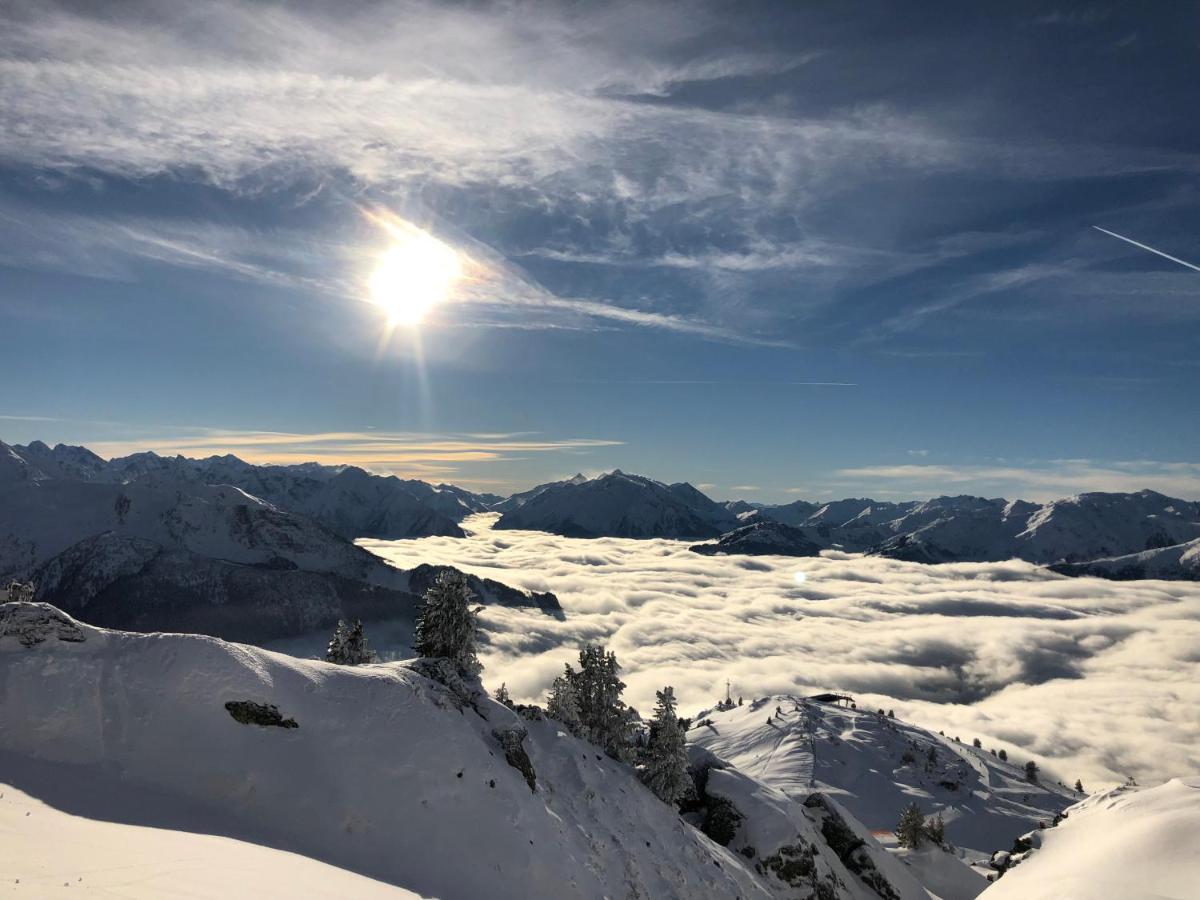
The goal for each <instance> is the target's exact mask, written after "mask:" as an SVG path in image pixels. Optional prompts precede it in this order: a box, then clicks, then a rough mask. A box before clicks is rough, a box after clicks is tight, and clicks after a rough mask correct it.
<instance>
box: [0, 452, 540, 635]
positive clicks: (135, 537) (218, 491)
mask: <svg viewBox="0 0 1200 900" xmlns="http://www.w3.org/2000/svg"><path fill="white" fill-rule="evenodd" d="M42 448H43V450H44V452H42V451H35V453H34V454H30V455H29V456H26V454H25V453H24V452H22V451H23V449H24V448H10V447H0V459H6V460H7V461H8V462H7V463H6V464H5V465H4V467H3V469H2V470H0V581H3V582H4V583H7V580H8V579H13V578H16V579H20V580H23V581H26V580H32V581H33V582H35V584H36V585H37V595H38V597H39V598H41V599H45V600H48V601H51V602H54V603H56V604H58V605H60V606H62V607H63V608H64V609H67V610H68V611H70V612H71V613H72V614H74V615H78V616H81V617H82V618H85V619H86V620H87V621H89V622H93V623H97V624H102V625H109V626H113V627H122V628H131V629H136V630H168V631H197V632H202V633H206V634H214V635H219V636H223V637H228V638H235V639H239V640H252V641H264V640H272V639H277V638H280V637H286V636H290V635H295V634H300V633H303V632H306V631H311V630H313V629H323V628H326V627H329V626H331V625H332V624H333V623H335V622H336V621H337V619H338V618H341V617H344V616H354V617H358V618H367V619H371V618H400V619H410V618H411V617H412V615H413V611H414V608H415V605H416V602H417V600H416V597H415V596H414V590H424V584H423V583H422V584H419V585H416V586H414V585H413V584H412V583H411V581H412V579H411V576H410V573H408V572H404V571H401V570H399V569H396V568H394V567H393V566H390V565H388V564H387V563H386V562H384V561H383V560H382V559H380V558H379V557H377V556H375V555H374V554H371V553H369V552H367V551H366V550H363V549H361V548H359V547H356V546H355V545H354V544H353V543H351V542H350V541H349V540H346V539H345V538H344V537H342V536H340V535H338V534H335V533H334V532H332V531H331V530H329V529H328V528H326V527H324V526H323V525H321V524H318V523H317V522H315V521H313V520H312V519H309V518H307V517H305V516H303V515H297V514H294V513H292V512H287V511H284V510H281V509H279V508H277V507H276V506H274V505H273V504H271V503H270V502H268V501H266V500H263V499H261V498H259V497H256V496H252V495H250V494H248V493H247V492H246V491H244V490H242V489H240V488H237V487H232V486H229V485H227V484H206V483H204V481H203V480H200V479H196V478H187V479H180V478H177V477H175V476H174V475H173V474H171V472H170V471H169V470H161V471H148V472H146V473H143V474H142V475H141V476H140V477H138V478H137V479H135V480H132V481H129V482H127V483H122V482H118V481H114V480H101V479H93V480H80V479H77V478H75V477H73V472H72V471H70V470H66V469H64V468H63V467H62V465H61V461H60V457H61V456H62V455H63V454H62V448H61V446H60V448H56V449H55V451H49V450H48V448H45V445H42ZM65 449H66V450H67V451H71V450H73V449H74V448H65ZM47 453H48V454H51V455H50V456H49V457H48V458H47V459H40V458H39V456H40V455H45V454H47ZM70 458H79V457H77V456H76V455H75V454H71V455H70ZM80 460H81V463H85V462H86V457H82V458H80ZM418 581H420V578H419V577H418ZM477 588H478V590H479V592H480V597H481V600H482V601H483V602H496V601H499V602H502V603H504V604H505V605H529V606H536V607H539V608H542V609H544V610H547V611H556V610H557V609H558V604H557V600H556V599H555V598H554V597H553V595H549V594H546V595H536V596H534V595H529V594H527V593H525V592H522V591H516V590H513V589H509V588H506V587H505V586H504V585H499V584H498V583H493V585H491V586H488V585H484V584H483V583H482V582H479V583H478V585H477Z"/></svg>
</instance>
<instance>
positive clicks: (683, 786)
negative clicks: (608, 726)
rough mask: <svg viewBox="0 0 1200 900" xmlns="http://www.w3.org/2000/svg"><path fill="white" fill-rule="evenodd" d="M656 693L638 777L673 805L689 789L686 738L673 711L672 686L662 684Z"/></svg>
mask: <svg viewBox="0 0 1200 900" xmlns="http://www.w3.org/2000/svg"><path fill="white" fill-rule="evenodd" d="M657 696H658V703H657V705H656V706H655V707H654V718H653V719H652V720H651V722H650V740H649V742H648V744H647V745H646V767H645V769H644V770H643V771H642V774H641V778H642V782H643V783H644V784H645V785H646V787H648V788H650V790H651V791H653V792H654V795H655V796H656V797H658V799H659V800H662V801H663V802H664V803H671V804H674V803H678V802H679V801H680V800H682V799H683V798H684V797H686V796H688V794H689V793H691V791H692V779H691V776H690V775H688V756H687V741H686V737H685V735H684V732H683V728H682V727H681V724H680V721H679V715H678V713H677V712H676V707H675V689H674V688H671V687H665V688H663V689H662V690H661V691H659V692H658V694H657Z"/></svg>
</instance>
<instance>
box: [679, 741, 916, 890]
mask: <svg viewBox="0 0 1200 900" xmlns="http://www.w3.org/2000/svg"><path fill="white" fill-rule="evenodd" d="M689 757H690V759H691V765H692V770H693V772H694V773H695V774H694V776H693V777H694V778H695V780H696V781H697V784H698V785H699V786H700V787H701V789H702V796H701V797H700V798H699V800H698V802H697V804H696V806H697V808H696V810H695V811H694V812H691V813H689V814H688V818H689V819H690V820H691V821H694V822H695V823H696V824H697V825H698V826H699V827H701V828H705V827H707V828H708V830H709V831H711V832H713V833H714V836H715V837H716V839H718V840H719V841H721V842H724V843H725V844H726V846H728V847H730V848H736V849H737V851H738V853H739V854H740V855H742V856H743V857H745V858H747V859H749V860H751V862H752V865H753V866H754V867H755V868H756V869H757V870H758V871H759V872H760V874H761V875H762V876H763V877H764V878H765V879H766V880H767V881H768V882H769V883H770V884H772V885H773V886H775V887H776V888H777V889H780V890H783V891H784V892H785V893H787V891H788V890H789V889H794V888H799V889H808V890H811V889H812V888H813V885H814V883H816V884H817V885H819V886H822V887H824V888H826V889H828V890H832V891H836V892H838V893H839V894H841V893H846V894H849V895H850V896H854V897H862V898H864V900H879V898H881V897H882V898H886V900H927V896H928V895H927V894H926V892H925V890H924V889H923V888H922V886H921V885H920V883H918V881H917V880H916V879H915V878H914V877H913V876H912V875H911V874H910V873H909V872H908V871H906V870H905V868H904V866H903V865H902V864H900V863H899V862H897V861H896V860H894V859H893V858H892V857H891V855H890V854H889V853H888V852H887V851H886V850H884V849H883V848H882V847H881V846H880V845H879V843H878V842H877V841H876V840H875V839H874V838H873V837H872V836H871V834H870V833H869V832H868V831H867V830H866V828H864V827H863V825H862V824H861V823H859V822H858V821H856V820H855V819H854V818H853V817H852V816H850V815H849V814H848V813H847V812H846V811H845V810H844V809H843V808H842V807H841V806H840V805H839V804H837V803H836V801H833V800H831V799H830V798H828V797H826V796H825V795H823V794H819V793H818V794H809V795H807V796H799V795H791V794H788V793H786V792H784V791H781V790H779V789H778V788H774V787H771V786H769V785H766V784H764V783H762V782H761V781H758V780H755V779H753V778H751V777H749V776H748V775H746V774H745V773H744V772H741V771H739V770H738V769H736V768H734V767H732V766H730V765H729V763H728V762H727V761H726V760H722V759H720V758H719V757H717V756H716V755H715V754H713V753H711V752H710V751H708V750H705V749H704V748H702V747H700V746H698V745H694V744H693V745H692V746H691V747H690V748H689ZM714 815H716V816H724V817H726V821H729V817H730V816H732V817H733V820H734V822H733V825H734V827H733V828H732V829H728V830H727V831H726V832H725V833H717V832H718V828H717V827H714V825H713V817H714ZM819 889H820V888H818V890H819Z"/></svg>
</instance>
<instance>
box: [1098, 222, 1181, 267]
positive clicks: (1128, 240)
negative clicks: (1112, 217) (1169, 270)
mask: <svg viewBox="0 0 1200 900" xmlns="http://www.w3.org/2000/svg"><path fill="white" fill-rule="evenodd" d="M1092 227H1093V228H1095V229H1096V230H1097V231H1103V232H1104V233H1105V234H1109V235H1112V236H1113V237H1115V238H1117V239H1119V240H1122V241H1124V242H1125V243H1127V244H1133V246H1135V247H1141V248H1142V249H1143V250H1149V251H1150V252H1151V253H1157V254H1158V255H1159V256H1161V257H1164V258H1165V259H1169V260H1170V261H1171V262H1175V263H1179V264H1180V265H1181V266H1187V267H1188V268H1189V269H1194V270H1195V271H1197V272H1200V266H1194V265H1192V264H1191V263H1190V262H1187V261H1186V260H1182V259H1179V258H1178V257H1174V256H1172V255H1171V254H1169V253H1163V252H1162V251H1161V250H1155V249H1154V248H1153V247H1148V246H1146V245H1145V244H1139V243H1138V242H1137V241H1135V240H1134V239H1133V238H1127V237H1125V235H1123V234H1117V233H1116V232H1115V231H1109V230H1108V229H1107V228H1101V227H1100V226H1099V225H1093V226H1092Z"/></svg>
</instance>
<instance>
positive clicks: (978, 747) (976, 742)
mask: <svg viewBox="0 0 1200 900" xmlns="http://www.w3.org/2000/svg"><path fill="white" fill-rule="evenodd" d="M971 746H973V747H974V748H975V749H976V750H981V749H983V741H981V740H980V739H979V738H975V740H973V741H971Z"/></svg>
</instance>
